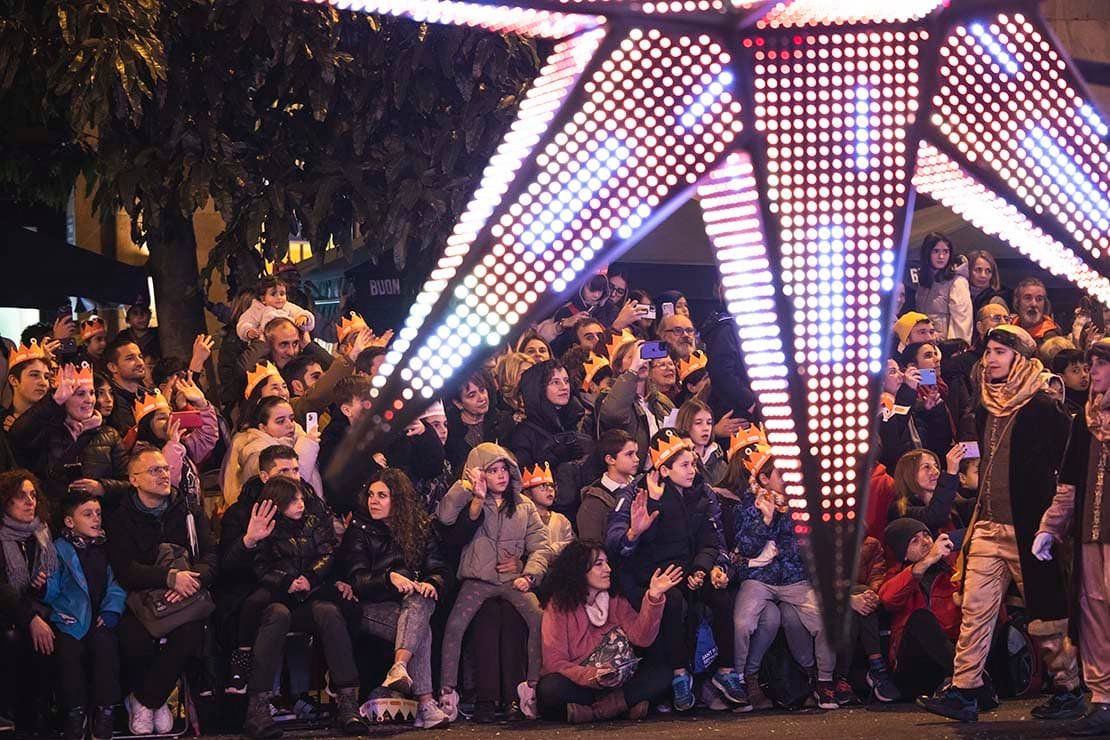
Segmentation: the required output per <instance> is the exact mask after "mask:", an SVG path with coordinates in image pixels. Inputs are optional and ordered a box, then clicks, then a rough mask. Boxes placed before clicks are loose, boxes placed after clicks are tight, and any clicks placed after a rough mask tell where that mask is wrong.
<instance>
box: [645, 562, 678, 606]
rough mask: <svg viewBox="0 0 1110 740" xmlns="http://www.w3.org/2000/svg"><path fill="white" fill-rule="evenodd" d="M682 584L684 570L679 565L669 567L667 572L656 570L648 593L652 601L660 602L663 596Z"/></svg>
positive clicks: (652, 575) (649, 584)
mask: <svg viewBox="0 0 1110 740" xmlns="http://www.w3.org/2000/svg"><path fill="white" fill-rule="evenodd" d="M680 583H682V568H680V567H678V566H677V565H668V566H667V569H666V570H660V569H659V568H656V569H655V572H654V573H652V574H651V582H650V583H648V593H649V594H650V595H651V598H652V599H655V600H658V599H659V598H660V597H661V596H663V594H665V593H667V592H668V591H670V590H671V589H672V588H674V587H675V586H677V585H678V584H680Z"/></svg>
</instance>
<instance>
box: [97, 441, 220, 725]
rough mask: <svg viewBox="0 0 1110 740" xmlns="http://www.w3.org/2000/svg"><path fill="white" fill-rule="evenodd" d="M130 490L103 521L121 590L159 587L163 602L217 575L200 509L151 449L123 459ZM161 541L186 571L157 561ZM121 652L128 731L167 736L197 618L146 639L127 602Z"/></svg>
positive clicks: (200, 629) (193, 650)
mask: <svg viewBox="0 0 1110 740" xmlns="http://www.w3.org/2000/svg"><path fill="white" fill-rule="evenodd" d="M127 475H128V479H129V480H130V482H131V485H132V486H133V488H134V490H133V491H132V492H131V493H130V495H128V496H125V497H124V500H123V502H122V503H121V504H120V506H119V508H118V509H117V510H116V511H115V513H113V514H112V516H111V517H110V518H109V520H108V522H107V527H106V528H107V531H108V557H109V560H110V562H111V565H112V571H113V572H114V573H115V576H116V578H117V580H119V583H120V585H121V586H123V587H124V588H125V589H127V590H128V591H151V590H160V589H165V598H166V601H168V602H171V603H173V602H179V601H182V600H183V599H187V598H189V597H190V596H192V595H193V594H195V593H197V592H198V591H199V590H201V589H203V588H209V587H211V585H212V583H213V581H215V578H216V548H215V546H214V544H213V542H212V535H211V528H210V527H209V524H208V519H207V517H205V515H204V511H203V510H197V511H193V510H192V509H191V507H190V506H189V502H188V499H187V498H186V497H185V496H183V495H181V494H180V493H178V492H177V491H175V490H174V489H173V487H172V486H171V485H170V465H169V463H167V462H166V458H165V456H163V455H162V452H161V451H160V450H158V449H157V448H154V447H138V448H137V451H136V452H135V453H134V454H133V455H132V456H131V459H130V460H129V461H128V464H127ZM163 543H170V544H173V545H177V546H178V547H180V548H182V549H183V550H185V551H186V552H188V553H189V554H190V559H189V560H190V565H189V567H188V569H176V568H172V567H170V566H169V565H166V564H164V563H161V562H159V549H160V546H161V545H162V544H163ZM118 634H119V644H120V653H121V656H122V658H123V661H122V664H123V667H124V671H125V673H126V674H127V676H128V679H129V680H128V684H129V685H130V686H132V687H133V690H132V693H131V694H130V695H128V697H127V698H126V699H125V700H124V704H125V706H126V707H127V711H128V714H129V715H130V728H131V731H132V733H133V734H136V735H149V734H151V733H154V732H157V733H158V734H166V733H168V732H170V731H171V730H172V729H173V715H172V714H171V712H170V710H169V707H167V706H166V700H167V699H168V698H169V696H170V693H172V692H173V690H174V688H175V687H176V686H177V679H178V677H179V676H180V675H181V672H182V670H183V669H184V668H185V664H186V663H187V662H188V661H189V660H190V659H193V658H194V657H195V656H197V655H199V653H200V649H201V645H202V642H203V637H204V622H203V621H193V622H189V623H186V624H183V625H181V626H180V627H177V628H176V629H174V630H172V631H171V632H170V633H169V634H167V635H166V636H165V640H166V642H165V644H164V645H159V640H158V639H157V638H155V637H153V636H152V635H151V634H150V633H149V632H148V631H147V629H146V627H145V626H143V623H142V622H141V621H139V619H138V617H137V616H136V615H135V614H134V612H132V611H131V609H130V608H128V610H127V611H126V612H125V613H124V615H123V618H122V619H121V620H120V623H119V628H118Z"/></svg>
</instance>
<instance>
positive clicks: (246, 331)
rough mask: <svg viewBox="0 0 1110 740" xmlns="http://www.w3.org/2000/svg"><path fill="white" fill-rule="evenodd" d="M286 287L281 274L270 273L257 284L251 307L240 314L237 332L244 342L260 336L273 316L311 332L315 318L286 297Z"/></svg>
mask: <svg viewBox="0 0 1110 740" xmlns="http://www.w3.org/2000/svg"><path fill="white" fill-rule="evenodd" d="M286 290H287V286H286V284H285V281H284V280H282V279H281V278H278V277H273V276H267V277H264V278H262V280H260V281H259V283H258V295H259V296H261V298H256V299H254V300H253V301H251V305H250V308H248V309H247V310H246V311H244V312H243V315H242V316H240V317H239V323H237V324H236V325H235V333H236V334H238V335H239V338H240V339H242V340H243V341H244V342H250V341H252V340H254V339H261V338H262V332H263V331H264V330H265V329H266V325H267V324H269V323H270V322H271V321H273V320H274V319H279V318H285V319H289V320H290V321H292V322H293V323H294V324H296V325H297V328H298V329H302V330H304V331H306V332H310V331H312V330H313V329H315V328H316V317H315V316H313V315H312V312H311V311H306V310H304V309H303V308H301V307H300V306H298V305H297V304H295V303H290V302H289V300H288V299H287V298H286V297H285V293H286Z"/></svg>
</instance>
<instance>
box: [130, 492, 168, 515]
mask: <svg viewBox="0 0 1110 740" xmlns="http://www.w3.org/2000/svg"><path fill="white" fill-rule="evenodd" d="M131 503H133V504H135V508H136V509H138V510H139V511H141V512H142V513H144V514H150V515H151V516H153V517H160V516H162V515H163V514H165V513H166V509H168V508H170V497H169V496H166V497H165V498H163V499H162V502H161V503H160V504H158V505H157V506H155V507H153V508H152V507H149V506H147V505H146V504H144V503H143V501H142V499H140V498H139V494H138V493H136V492H135V491H132V492H131Z"/></svg>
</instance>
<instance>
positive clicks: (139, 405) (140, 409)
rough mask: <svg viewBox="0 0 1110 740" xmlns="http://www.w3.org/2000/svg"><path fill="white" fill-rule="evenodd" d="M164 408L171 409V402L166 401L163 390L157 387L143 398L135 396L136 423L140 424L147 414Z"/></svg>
mask: <svg viewBox="0 0 1110 740" xmlns="http://www.w3.org/2000/svg"><path fill="white" fill-rule="evenodd" d="M159 409H163V410H165V411H169V410H170V404H169V403H168V402H167V401H166V397H165V396H163V395H162V391H160V390H158V389H157V388H155V389H154V392H153V393H147V394H146V395H144V396H143V397H142V398H141V399H140V398H138V397H136V398H135V423H136V424H138V423H139V422H140V421H142V420H143V417H144V416H146V415H147V414H153V413H154V412H155V411H157V410H159Z"/></svg>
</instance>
